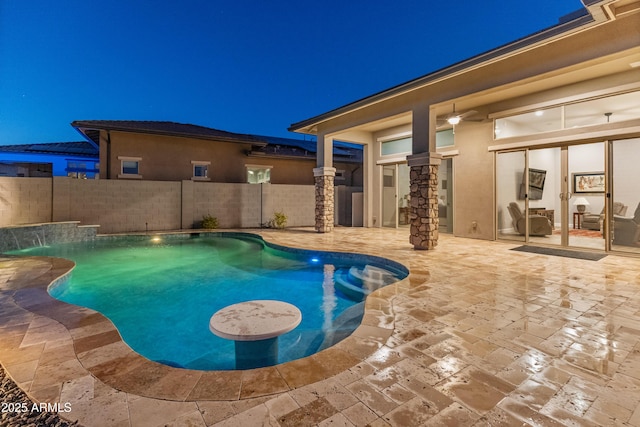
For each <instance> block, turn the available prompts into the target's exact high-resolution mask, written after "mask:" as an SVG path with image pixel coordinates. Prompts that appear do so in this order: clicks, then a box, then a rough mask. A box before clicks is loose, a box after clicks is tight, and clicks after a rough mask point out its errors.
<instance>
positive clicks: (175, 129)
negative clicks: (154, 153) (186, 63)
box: [71, 120, 266, 146]
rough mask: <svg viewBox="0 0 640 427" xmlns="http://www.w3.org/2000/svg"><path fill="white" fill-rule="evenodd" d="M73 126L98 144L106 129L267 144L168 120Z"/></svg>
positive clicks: (90, 122)
mask: <svg viewBox="0 0 640 427" xmlns="http://www.w3.org/2000/svg"><path fill="white" fill-rule="evenodd" d="M71 126H73V127H74V128H76V130H78V131H79V132H80V133H81V134H83V135H84V136H86V137H87V138H88V139H90V140H91V141H93V142H94V143H96V144H99V142H100V141H99V131H101V130H106V131H121V132H136V133H148V134H155V135H168V136H178V137H184V138H196V139H208V140H216V141H224V142H237V143H245V144H252V145H255V146H264V145H266V141H264V140H260V139H259V138H257V137H256V136H254V135H248V134H243V133H233V132H227V131H224V130H219V129H213V128H208V127H204V126H198V125H192V124H185V123H176V122H168V121H138V120H76V121H74V122H72V123H71Z"/></svg>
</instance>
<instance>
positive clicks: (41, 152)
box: [0, 141, 98, 179]
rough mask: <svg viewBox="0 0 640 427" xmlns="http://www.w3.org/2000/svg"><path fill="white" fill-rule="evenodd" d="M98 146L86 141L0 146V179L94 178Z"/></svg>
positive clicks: (96, 167)
mask: <svg viewBox="0 0 640 427" xmlns="http://www.w3.org/2000/svg"><path fill="white" fill-rule="evenodd" d="M97 173H98V147H97V145H93V144H92V143H91V142H87V141H77V142H51V143H43V144H16V145H0V176H17V177H51V176H70V177H74V178H82V179H86V178H95V176H96V175H97Z"/></svg>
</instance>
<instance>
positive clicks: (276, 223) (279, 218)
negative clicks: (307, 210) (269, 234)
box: [269, 212, 287, 228]
mask: <svg viewBox="0 0 640 427" xmlns="http://www.w3.org/2000/svg"><path fill="white" fill-rule="evenodd" d="M269 222H270V225H271V227H273V228H284V227H285V226H286V225H287V215H285V214H284V212H274V213H273V219H272V220H271V221H269Z"/></svg>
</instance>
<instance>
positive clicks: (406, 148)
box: [380, 136, 412, 156]
mask: <svg viewBox="0 0 640 427" xmlns="http://www.w3.org/2000/svg"><path fill="white" fill-rule="evenodd" d="M411 150H412V148H411V137H410V136H409V137H407V138H400V139H392V140H390V141H383V142H382V143H381V144H380V154H381V155H383V156H388V155H391V154H404V153H407V154H410V153H411Z"/></svg>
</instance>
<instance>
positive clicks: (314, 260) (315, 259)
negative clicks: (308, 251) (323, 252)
mask: <svg viewBox="0 0 640 427" xmlns="http://www.w3.org/2000/svg"><path fill="white" fill-rule="evenodd" d="M311 262H312V263H314V264H316V263H318V262H320V258H318V257H315V256H314V257H313V258H311Z"/></svg>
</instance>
